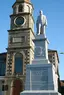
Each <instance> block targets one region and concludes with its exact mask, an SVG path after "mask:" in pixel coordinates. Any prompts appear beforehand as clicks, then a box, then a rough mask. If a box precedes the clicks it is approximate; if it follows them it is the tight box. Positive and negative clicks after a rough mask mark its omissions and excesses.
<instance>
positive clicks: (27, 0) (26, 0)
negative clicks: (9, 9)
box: [16, 0, 30, 2]
mask: <svg viewBox="0 0 64 95" xmlns="http://www.w3.org/2000/svg"><path fill="white" fill-rule="evenodd" d="M16 1H17V2H21V1H25V2H30V0H16Z"/></svg>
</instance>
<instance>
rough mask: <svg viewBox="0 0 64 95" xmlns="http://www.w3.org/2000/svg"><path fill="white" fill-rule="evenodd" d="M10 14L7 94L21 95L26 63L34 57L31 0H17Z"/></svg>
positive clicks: (6, 79) (6, 78)
mask: <svg viewBox="0 0 64 95" xmlns="http://www.w3.org/2000/svg"><path fill="white" fill-rule="evenodd" d="M12 8H13V14H12V15H10V19H11V21H10V30H8V48H7V62H6V77H5V84H6V85H7V90H6V91H5V95H20V92H22V91H23V89H24V85H25V84H24V83H25V75H26V64H30V63H31V62H32V60H33V59H34V44H33V41H32V40H33V39H34V38H35V35H34V19H33V5H32V4H31V2H30V0H16V2H15V3H14V4H13V6H12Z"/></svg>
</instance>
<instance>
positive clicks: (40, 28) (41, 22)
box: [36, 11, 47, 37]
mask: <svg viewBox="0 0 64 95" xmlns="http://www.w3.org/2000/svg"><path fill="white" fill-rule="evenodd" d="M46 26H47V19H46V16H45V15H43V12H42V11H40V14H39V16H38V17H37V21H36V27H37V35H40V34H43V36H44V37H45V28H46Z"/></svg>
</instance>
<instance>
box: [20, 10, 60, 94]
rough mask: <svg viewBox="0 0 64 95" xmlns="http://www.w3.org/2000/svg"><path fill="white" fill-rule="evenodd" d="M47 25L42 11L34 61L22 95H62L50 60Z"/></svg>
mask: <svg viewBox="0 0 64 95" xmlns="http://www.w3.org/2000/svg"><path fill="white" fill-rule="evenodd" d="M43 18H44V19H43ZM46 23H47V22H46V18H45V16H44V15H43V14H42V11H41V12H40V16H38V20H37V35H36V37H35V39H34V40H33V42H34V44H35V50H34V60H33V61H32V64H28V65H27V67H26V83H25V90H24V91H23V92H22V93H21V95H60V93H58V81H57V80H58V77H57V76H56V73H55V67H54V66H53V64H52V63H50V62H49V60H48V44H49V41H48V39H47V38H46V35H45V26H46Z"/></svg>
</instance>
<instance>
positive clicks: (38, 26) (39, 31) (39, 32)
mask: <svg viewBox="0 0 64 95" xmlns="http://www.w3.org/2000/svg"><path fill="white" fill-rule="evenodd" d="M40 28H41V24H38V25H37V35H40V34H41V29H40Z"/></svg>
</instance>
